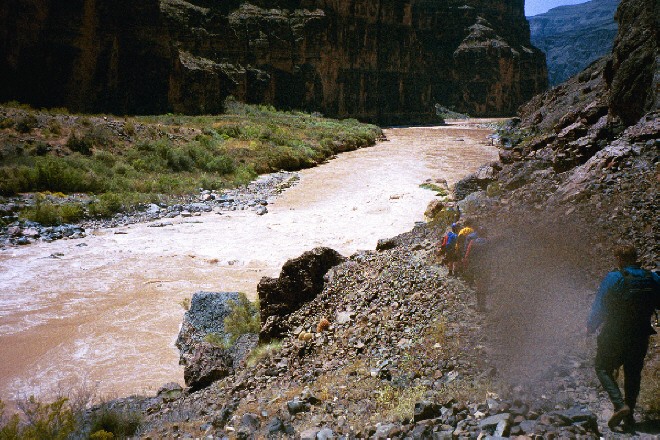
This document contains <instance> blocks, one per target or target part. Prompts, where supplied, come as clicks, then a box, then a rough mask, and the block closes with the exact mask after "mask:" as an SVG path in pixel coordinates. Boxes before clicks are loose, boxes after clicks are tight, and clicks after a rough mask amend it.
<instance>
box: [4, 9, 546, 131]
mask: <svg viewBox="0 0 660 440" xmlns="http://www.w3.org/2000/svg"><path fill="white" fill-rule="evenodd" d="M0 47H1V48H2V51H1V53H2V55H1V57H0V76H1V77H2V78H3V81H2V82H0V100H9V99H17V100H20V101H23V102H28V103H31V104H33V105H37V106H49V107H54V106H66V107H68V108H70V109H71V110H76V111H94V112H99V111H104V112H115V113H162V112H167V111H173V112H181V113H214V112H218V111H221V110H222V102H223V99H224V98H225V97H226V96H228V95H234V96H236V97H237V98H238V99H240V100H243V101H247V102H252V103H268V104H273V105H275V106H277V107H283V108H296V109H304V110H311V111H321V112H323V113H325V114H327V115H329V116H338V117H357V118H360V119H364V120H373V121H379V122H385V123H387V122H405V121H408V122H410V121H423V120H430V119H432V118H433V114H434V105H435V104H436V103H440V104H442V105H445V106H451V107H455V108H456V109H457V110H460V111H462V112H467V113H470V114H472V115H505V114H512V113H513V112H515V109H516V108H517V107H518V106H519V105H520V104H521V103H523V102H525V101H526V100H527V99H529V98H531V97H532V96H533V95H535V94H536V93H538V92H540V91H542V90H543V89H544V88H545V87H546V83H547V72H546V67H545V57H544V55H543V54H542V53H541V52H540V51H539V50H537V49H535V48H534V47H532V46H531V44H530V42H529V26H528V23H527V21H526V19H525V17H524V12H523V1H522V0H500V1H496V2H487V1H483V0H467V1H456V0H443V1H437V2H428V1H425V0H398V1H393V0H370V1H368V2H355V1H352V0H331V1H321V0H305V1H295V0H293V1H258V2H254V3H242V4H239V3H238V2H222V3H217V2H210V1H208V0H191V1H184V0H148V1H142V2H128V1H125V0H122V1H113V2H110V1H108V0H73V1H70V2H54V1H52V0H28V1H19V0H10V1H9V2H5V3H4V4H3V5H2V6H0Z"/></svg>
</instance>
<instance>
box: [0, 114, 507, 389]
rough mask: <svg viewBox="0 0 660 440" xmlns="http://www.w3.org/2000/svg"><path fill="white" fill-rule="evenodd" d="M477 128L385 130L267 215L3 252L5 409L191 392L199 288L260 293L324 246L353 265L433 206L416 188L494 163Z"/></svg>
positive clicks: (1, 382)
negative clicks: (188, 350) (18, 403)
mask: <svg viewBox="0 0 660 440" xmlns="http://www.w3.org/2000/svg"><path fill="white" fill-rule="evenodd" d="M477 122H483V121H470V122H469V123H466V122H461V123H453V124H451V125H450V126H443V127H420V128H416V127H412V128H392V129H387V130H385V134H386V136H387V139H388V141H385V142H380V143H378V144H377V145H376V146H374V147H370V148H366V149H362V150H358V151H353V152H349V153H345V154H342V155H340V156H339V157H337V158H336V159H333V160H331V161H330V162H328V163H326V164H324V165H321V166H319V167H316V168H313V169H309V170H305V171H302V172H301V173H300V174H301V179H300V182H299V183H298V184H297V185H296V186H295V187H293V188H291V189H288V190H287V191H286V192H284V193H283V194H282V195H280V196H279V197H278V198H277V199H276V200H275V201H274V202H273V203H271V204H270V205H269V206H268V210H269V212H268V214H266V215H264V216H257V215H255V214H254V213H253V212H251V211H237V212H229V213H224V214H223V215H215V214H213V213H209V214H205V215H203V216H201V217H194V218H193V219H174V221H173V223H174V224H173V225H172V226H168V227H163V228H149V227H148V225H147V224H137V225H131V226H127V227H123V228H118V229H101V230H96V231H87V232H88V236H87V237H86V238H83V239H79V240H59V241H56V242H53V243H38V244H34V245H30V246H26V247H19V248H9V249H5V250H2V251H0V399H2V400H5V401H12V400H14V399H16V398H21V397H24V396H28V395H31V394H34V395H39V396H42V397H44V398H45V397H46V396H48V395H50V394H51V393H53V392H57V390H59V389H66V388H68V387H71V386H73V387H75V386H80V385H81V384H86V386H87V387H91V388H93V389H95V390H96V392H97V393H98V394H99V395H100V396H102V397H104V398H111V397H116V396H122V395H128V394H135V393H151V394H153V393H154V392H155V391H156V390H157V389H158V388H159V387H160V386H161V385H162V384H164V383H166V382H171V381H176V382H179V383H181V384H183V372H182V369H181V367H179V365H178V351H177V350H176V348H175V347H174V340H175V339H176V336H177V333H178V330H179V325H180V324H181V319H182V317H183V313H184V309H183V307H182V306H181V303H182V302H183V301H184V299H186V298H189V297H190V296H191V295H192V294H193V293H194V292H196V291H198V290H208V291H243V292H246V293H247V294H248V296H251V297H254V296H255V295H256V285H257V283H258V282H259V280H260V279H261V277H263V276H277V275H278V273H279V270H280V268H281V266H282V264H283V263H284V262H285V261H286V260H287V259H289V258H293V257H297V256H298V255H300V254H301V253H303V252H304V251H306V250H309V249H311V248H313V247H315V246H328V247H331V248H334V249H336V250H337V251H339V252H340V253H342V254H344V255H350V254H352V253H353V252H355V251H357V250H361V249H374V248H375V246H376V242H377V241H378V239H379V238H385V237H391V236H394V235H397V234H400V233H402V232H405V231H407V230H410V229H411V228H412V226H413V225H414V223H415V222H416V221H420V220H423V213H424V210H425V208H426V206H427V204H428V202H429V201H431V200H432V199H433V198H434V197H435V194H434V193H433V192H432V191H429V190H425V189H421V188H420V187H419V185H420V184H421V183H423V182H424V181H425V180H426V179H429V178H432V179H435V178H444V179H447V181H448V182H449V183H450V184H453V183H455V182H456V181H457V180H459V179H460V178H461V177H463V176H465V175H466V174H469V173H470V172H473V171H475V170H476V169H477V168H478V167H479V166H480V165H481V164H484V163H486V162H489V161H492V160H494V159H496V157H497V151H496V149H495V148H494V147H492V146H490V142H489V141H488V139H487V135H488V134H489V133H490V131H489V130H487V129H484V128H480V127H479V126H478V125H476V123H477ZM53 255H55V256H56V258H53V257H52V256H53Z"/></svg>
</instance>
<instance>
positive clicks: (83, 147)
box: [66, 133, 94, 156]
mask: <svg viewBox="0 0 660 440" xmlns="http://www.w3.org/2000/svg"><path fill="white" fill-rule="evenodd" d="M66 146H67V148H68V149H69V150H71V151H74V152H76V153H80V154H84V155H86V156H87V155H90V154H92V147H94V143H93V142H92V139H91V138H88V137H86V136H81V137H78V135H76V133H73V134H71V136H69V139H67V141H66Z"/></svg>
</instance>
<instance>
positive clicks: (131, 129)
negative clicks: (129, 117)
mask: <svg viewBox="0 0 660 440" xmlns="http://www.w3.org/2000/svg"><path fill="white" fill-rule="evenodd" d="M124 133H126V134H127V135H128V136H135V124H134V123H133V121H126V123H125V124H124Z"/></svg>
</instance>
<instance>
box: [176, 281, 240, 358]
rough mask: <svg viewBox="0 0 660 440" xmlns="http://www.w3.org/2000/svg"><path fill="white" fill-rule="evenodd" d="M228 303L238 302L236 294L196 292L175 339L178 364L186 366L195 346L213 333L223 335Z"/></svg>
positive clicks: (228, 307)
mask: <svg viewBox="0 0 660 440" xmlns="http://www.w3.org/2000/svg"><path fill="white" fill-rule="evenodd" d="M229 301H235V302H238V293H237V292H196V293H194V294H193V296H192V300H191V301H190V308H189V309H188V311H187V312H186V313H185V315H183V323H182V324H181V329H180V330H179V336H178V337H177V339H176V347H177V348H178V349H179V352H180V358H179V364H181V365H184V366H185V365H187V364H188V360H189V358H190V357H191V356H192V355H193V351H194V348H195V346H196V345H198V344H199V343H201V342H203V341H204V338H205V337H206V336H207V335H208V334H210V333H214V334H217V335H224V330H225V318H226V317H227V315H229V313H230V312H231V308H230V306H229V304H228V302H229Z"/></svg>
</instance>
